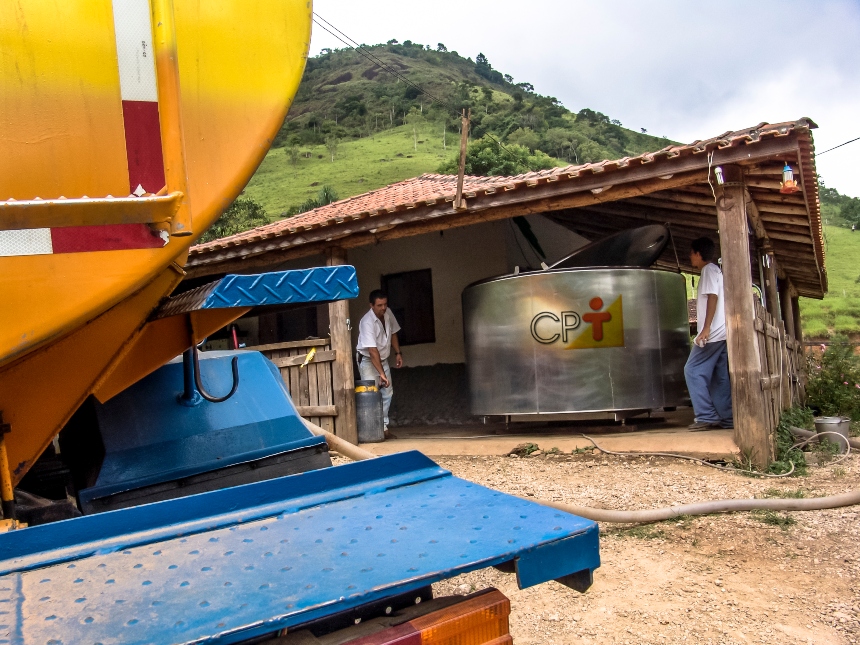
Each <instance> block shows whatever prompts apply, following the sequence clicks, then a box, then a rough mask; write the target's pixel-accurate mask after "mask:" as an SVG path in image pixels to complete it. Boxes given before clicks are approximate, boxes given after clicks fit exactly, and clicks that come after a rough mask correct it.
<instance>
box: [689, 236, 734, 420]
mask: <svg viewBox="0 0 860 645" xmlns="http://www.w3.org/2000/svg"><path fill="white" fill-rule="evenodd" d="M690 246H691V248H690V263H691V264H692V265H693V267H694V268H696V269H699V270H700V271H701V276H700V278H699V289H698V291H697V293H696V329H697V332H698V335H697V336H696V339H695V341H694V342H693V349H692V351H691V352H690V358H689V359H687V364H686V366H685V367H684V376H685V377H686V380H687V390H689V392H690V399H691V400H692V402H693V412H694V413H695V415H696V419H695V421H694V422H693V423H692V424H691V425H690V429H691V430H709V429H712V428H733V427H734V422H733V421H732V386H731V382H730V381H729V357H728V351H727V349H726V313H725V307H724V302H725V298H724V296H723V272H722V270H721V269H720V267H719V266H717V265H716V264H715V263H714V257H715V255H716V249H715V247H714V242H713V241H712V240H710V239H708V238H707V237H700V238H699V239H697V240H693V242H692V244H691V245H690Z"/></svg>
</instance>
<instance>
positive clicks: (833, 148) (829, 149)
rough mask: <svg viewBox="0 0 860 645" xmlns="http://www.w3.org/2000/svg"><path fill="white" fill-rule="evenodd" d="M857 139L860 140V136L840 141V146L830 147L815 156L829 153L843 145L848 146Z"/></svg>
mask: <svg viewBox="0 0 860 645" xmlns="http://www.w3.org/2000/svg"><path fill="white" fill-rule="evenodd" d="M855 141H860V137H857V138H856V139H851V141H846V142H845V143H840V144H839V145H838V146H833V147H832V148H828V149H827V150H825V151H824V152H819V153H817V154H816V155H815V156H816V157H820V156H821V155H823V154H827V153H828V152H830V151H831V150H836V148H841V147H842V146H847V145H848V144H849V143H854V142H855Z"/></svg>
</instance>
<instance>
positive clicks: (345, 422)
mask: <svg viewBox="0 0 860 645" xmlns="http://www.w3.org/2000/svg"><path fill="white" fill-rule="evenodd" d="M339 264H346V250H345V249H342V248H340V247H337V246H333V247H329V248H328V249H326V265H328V266H336V265H339ZM328 317H329V330H330V331H329V333H330V334H331V348H332V349H333V350H334V351H335V360H334V364H333V365H332V384H331V385H332V390H333V392H332V394H333V398H334V404H335V407H336V408H337V416H336V417H335V419H334V433H335V435H337V436H338V437H340V438H341V439H344V440H346V441H349V442H350V443H352V444H358V428H357V427H356V422H355V380H354V378H355V377H354V375H353V372H352V336H351V334H350V333H349V332H350V321H349V303H348V302H347V301H346V300H338V301H337V302H332V303H329V306H328Z"/></svg>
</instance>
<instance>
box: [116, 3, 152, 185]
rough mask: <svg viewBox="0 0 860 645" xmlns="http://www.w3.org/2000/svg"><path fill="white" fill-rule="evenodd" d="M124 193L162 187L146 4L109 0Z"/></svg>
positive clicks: (148, 8)
mask: <svg viewBox="0 0 860 645" xmlns="http://www.w3.org/2000/svg"><path fill="white" fill-rule="evenodd" d="M112 1H113V24H114V32H115V34H116V56H117V62H118V64H119V85H120V94H121V96H122V118H123V124H124V126H125V151H126V157H127V159H128V185H129V193H130V194H135V195H142V194H144V193H157V192H158V191H159V190H161V189H162V188H163V187H164V185H165V180H164V157H163V155H162V151H161V125H160V123H159V119H158V86H157V84H156V76H155V52H154V51H153V47H152V19H151V13H150V7H149V0H112Z"/></svg>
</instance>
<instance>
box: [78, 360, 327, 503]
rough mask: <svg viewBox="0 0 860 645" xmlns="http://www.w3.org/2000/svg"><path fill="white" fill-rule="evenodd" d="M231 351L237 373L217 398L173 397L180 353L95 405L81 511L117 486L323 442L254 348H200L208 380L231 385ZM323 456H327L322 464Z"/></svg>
mask: <svg viewBox="0 0 860 645" xmlns="http://www.w3.org/2000/svg"><path fill="white" fill-rule="evenodd" d="M234 356H237V357H238V359H239V364H238V366H239V372H240V374H241V375H242V378H241V380H240V382H239V387H238V388H237V390H236V393H235V395H234V396H232V397H231V398H230V399H228V400H227V401H224V402H223V403H209V402H207V401H202V400H201V402H200V403H199V405H195V406H191V407H189V406H185V405H181V404H180V403H179V402H178V398H179V396H180V395H181V394H182V358H181V357H179V358H176V359H174V360H172V361H171V362H170V363H168V364H167V365H165V366H163V367H161V368H160V369H158V370H156V371H155V372H153V373H152V374H150V375H149V376H147V377H146V378H144V379H143V380H141V381H140V382H138V383H135V384H134V385H132V386H131V387H130V388H128V389H127V390H125V391H123V392H121V393H120V394H118V395H117V396H115V397H114V398H113V399H111V400H110V401H108V402H107V403H105V404H103V405H102V404H97V405H96V407H95V413H96V417H97V419H98V427H99V430H100V433H101V438H102V441H103V443H104V448H105V457H104V461H103V463H102V466H101V471H100V472H99V476H98V479H97V480H96V482H95V484H94V485H93V486H92V487H90V488H86V489H84V490H82V491H80V500H81V505H82V506H83V507H84V509H85V513H87V512H89V510H88V509H89V508H90V506H91V505H92V503H93V501H94V500H97V499H101V498H105V497H108V496H111V495H115V494H117V493H121V492H124V491H128V490H133V489H140V488H143V487H146V486H153V485H156V484H160V483H164V482H171V481H176V480H180V479H182V478H185V477H190V476H193V475H198V474H200V473H207V472H211V471H215V470H218V469H223V468H227V467H229V466H233V465H236V464H242V463H248V462H253V461H256V460H259V459H262V458H266V457H270V456H272V455H279V454H286V453H288V452H290V451H296V450H299V449H302V448H309V447H312V446H324V444H325V439H323V438H322V437H316V436H314V435H312V434H311V433H310V432H309V431H308V429H307V428H305V426H304V424H303V423H302V420H301V417H300V416H299V414H298V412H297V411H296V408H295V406H294V405H293V402H292V401H291V400H290V397H289V393H288V392H287V390H286V387H285V386H284V382H283V380H282V379H281V375H280V373H279V372H278V369H277V368H276V367H275V366H274V365H273V364H272V362H271V361H270V360H269V359H267V358H266V357H265V356H263V355H262V354H260V353H259V352H246V351H241V350H240V351H224V352H202V353H201V354H200V369H201V371H202V377H203V380H204V381H205V382H206V383H207V384H208V385H207V387H208V388H209V389H210V390H211V391H214V392H227V391H229V390H230V387H231V382H232V375H231V372H230V361H231V360H232V358H233V357H234ZM330 463H331V462H330V461H329V460H328V459H327V458H326V459H325V465H329V464H330ZM319 465H322V464H318V465H317V466H316V467H319ZM186 494H187V493H186Z"/></svg>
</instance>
